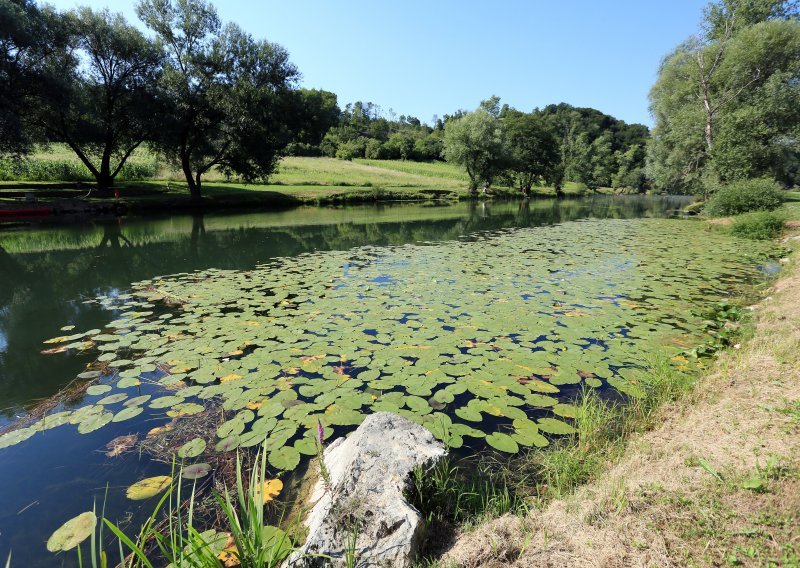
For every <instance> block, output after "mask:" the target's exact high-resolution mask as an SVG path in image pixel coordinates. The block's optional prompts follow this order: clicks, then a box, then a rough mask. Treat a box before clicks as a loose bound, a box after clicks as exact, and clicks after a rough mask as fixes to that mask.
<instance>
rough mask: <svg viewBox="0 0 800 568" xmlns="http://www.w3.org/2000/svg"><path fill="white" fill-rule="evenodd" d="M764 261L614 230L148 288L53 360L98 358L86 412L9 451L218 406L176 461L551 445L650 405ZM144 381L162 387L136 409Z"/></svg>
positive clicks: (302, 263) (597, 224) (684, 235)
mask: <svg viewBox="0 0 800 568" xmlns="http://www.w3.org/2000/svg"><path fill="white" fill-rule="evenodd" d="M766 252H768V250H767V248H766V247H765V245H763V244H761V243H749V242H748V243H744V242H742V241H735V240H733V239H731V238H729V237H727V236H725V235H717V234H713V233H712V234H709V233H706V232H703V231H702V228H701V227H700V226H698V225H697V224H694V223H690V222H681V221H667V220H654V219H640V220H626V221H622V220H619V221H615V220H603V221H583V222H573V223H567V224H564V225H557V226H552V227H538V228H525V229H510V230H502V231H496V232H492V233H484V234H480V235H474V236H471V237H469V238H464V239H462V240H458V241H448V242H444V243H424V244H420V245H405V246H399V247H361V248H356V249H352V250H348V251H338V252H324V253H308V254H302V255H299V256H296V257H291V258H280V259H275V260H273V261H271V262H269V263H266V264H263V265H260V266H258V267H256V268H255V269H253V270H247V271H233V270H219V269H210V270H205V271H199V272H192V273H182V274H175V275H171V276H165V277H159V278H154V279H151V280H146V281H142V282H138V283H136V284H134V285H133V286H132V287H131V290H130V291H129V292H128V293H126V294H122V295H116V296H113V297H110V296H109V297H100V298H98V300H97V301H98V302H99V303H101V304H102V305H104V306H106V307H108V308H110V309H114V310H117V312H118V316H117V319H115V320H114V321H111V322H109V324H108V325H107V327H106V329H104V330H99V329H98V330H90V331H87V332H82V333H80V332H78V333H72V332H73V331H74V330H69V331H70V333H69V334H68V335H65V336H60V337H57V338H54V339H53V340H51V341H50V343H52V344H55V345H58V346H63V347H65V348H66V349H67V350H71V349H75V350H86V349H91V350H95V351H96V352H97V361H98V363H97V365H98V367H99V368H101V369H103V372H104V373H106V375H104V376H105V379H104V381H103V383H102V384H99V385H95V386H93V387H91V389H89V390H88V391H87V394H88V395H89V396H88V401H89V404H87V405H86V406H84V407H82V408H79V409H78V410H75V411H73V412H67V413H64V414H62V415H54V416H50V417H48V419H47V421H45V422H43V423H42V425H34V426H32V427H31V428H32V429H33V430H32V431H28V429H23V430H20V431H17V432H14V433H12V435H11V436H10V437H8V436H9V435H5V436H2V437H0V447H4V446H7V445H10V444H13V443H16V442H18V441H21V439H24V438H25V437H26V436H28V435H32V434H33V433H35V431H36V429H37V428H44V427H47V426H46V425H47V423H48V421H49V424H50V426H52V425H53V424H54V422H55V424H56V425H59V424H64V423H67V422H69V423H72V424H76V425H77V427H78V431H79V432H82V433H88V432H92V431H95V430H97V429H99V428H102V427H103V426H104V425H106V424H109V423H111V422H120V421H125V420H129V419H131V418H134V417H135V416H137V415H138V414H139V413H141V412H143V411H145V410H148V411H149V412H163V413H164V414H166V415H167V416H169V417H181V416H187V415H192V414H195V413H198V412H201V411H202V410H203V408H204V404H206V403H207V402H208V401H210V400H212V399H213V400H218V401H220V402H221V407H222V411H223V413H224V417H225V420H224V422H222V424H221V425H220V426H219V428H218V429H217V431H216V438H215V439H210V440H206V439H201V438H197V439H195V440H191V441H190V442H188V443H187V444H186V445H185V446H183V447H182V448H181V449H180V451H179V452H178V454H179V455H180V457H182V458H186V459H192V458H196V457H200V456H201V455H202V454H203V453H204V452H209V451H219V452H224V451H231V450H234V449H236V448H244V447H250V446H256V445H259V444H261V443H262V442H264V441H265V440H266V450H267V451H268V452H269V458H268V459H269V463H270V464H271V465H272V466H273V467H275V468H277V469H280V470H292V469H294V468H295V467H296V466H297V465H298V463H299V462H300V460H301V456H303V455H314V454H316V452H317V451H318V445H317V440H316V436H317V434H316V428H317V425H318V424H322V425H323V426H324V434H325V437H330V436H331V435H334V433H336V434H337V435H339V434H342V433H345V432H346V431H347V430H348V429H351V428H352V427H354V426H356V425H358V424H360V423H361V421H362V420H363V419H364V417H365V416H366V415H367V414H369V413H371V412H377V411H389V412H394V413H397V414H401V415H403V416H406V417H408V418H409V419H411V420H414V421H417V422H419V423H421V424H423V425H424V426H426V427H427V428H428V429H429V430H431V432H433V433H434V434H435V435H436V436H437V437H438V438H440V439H442V440H444V441H445V442H446V443H447V444H448V445H449V446H450V447H453V448H457V447H460V446H462V445H463V444H464V443H465V439H467V440H468V441H469V440H470V439H472V440H473V442H474V441H477V442H478V443H479V444H481V445H482V444H487V445H489V446H491V447H493V448H495V449H497V450H499V451H503V452H508V453H515V452H517V451H519V449H520V448H522V447H531V446H544V445H547V444H548V438H549V437H550V436H553V435H561V434H568V433H570V432H572V431H573V429H572V426H571V425H570V421H571V420H572V419H573V418H575V415H576V409H575V407H574V406H572V405H571V404H570V403H569V401H570V400H571V399H572V398H573V397H574V396H575V394H576V393H577V392H578V391H579V390H580V389H582V388H598V389H606V388H611V389H616V390H617V391H619V392H620V393H621V394H622V395H625V396H632V397H636V396H643V395H644V394H645V389H644V385H642V384H640V382H639V380H638V378H637V372H636V370H637V369H638V368H641V367H642V366H644V365H645V364H646V358H645V356H646V354H647V353H651V352H652V351H653V350H655V349H656V348H663V349H667V350H671V351H672V352H674V354H677V353H678V352H680V351H681V350H682V349H683V348H684V347H685V345H686V344H687V336H688V337H691V336H698V337H699V335H700V334H701V333H702V329H703V328H702V322H701V321H700V318H698V317H696V316H694V315H692V309H693V308H694V307H695V306H697V305H704V304H706V303H708V302H711V301H716V300H717V299H719V298H720V297H721V296H723V295H724V294H726V293H727V292H728V291H729V290H730V288H731V286H735V285H737V284H739V283H743V282H745V281H747V280H748V279H749V278H750V277H751V276H752V275H753V274H754V272H755V271H754V269H753V268H751V264H752V259H754V258H756V257H760V256H762V255H764V254H765V253H766ZM689 342H690V341H689ZM91 372H92V371H90V373H91ZM95 372H96V371H95ZM143 382H148V383H160V386H161V387H163V388H162V389H161V390H158V391H156V392H155V394H145V395H142V394H141V393H140V391H139V387H140V386H141V384H142V383H143ZM195 470H196V471H195ZM195 470H191V471H190V474H192V475H198V476H200V475H205V472H206V471H207V470H206V469H205V467H199V468H195Z"/></svg>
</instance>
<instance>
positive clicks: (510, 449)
mask: <svg viewBox="0 0 800 568" xmlns="http://www.w3.org/2000/svg"><path fill="white" fill-rule="evenodd" d="M486 443H487V444H489V445H490V446H492V447H493V448H495V449H497V450H500V451H501V452H507V453H509V454H516V453H517V452H518V451H519V446H518V445H517V442H516V441H515V440H514V438H512V437H511V436H509V435H508V434H503V433H502V432H493V433H491V434H488V435H487V436H486Z"/></svg>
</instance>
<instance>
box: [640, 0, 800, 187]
mask: <svg viewBox="0 0 800 568" xmlns="http://www.w3.org/2000/svg"><path fill="white" fill-rule="evenodd" d="M789 4H790V3H788V2H774V1H770V0H723V1H721V2H717V3H715V4H712V5H710V6H709V7H708V8H707V9H706V20H705V24H704V33H703V34H700V35H698V36H695V37H693V38H690V39H689V40H688V41H686V42H684V43H683V44H681V45H680V46H678V48H677V49H676V50H675V51H674V52H673V53H672V54H670V55H669V56H668V57H667V58H665V60H664V62H663V63H662V65H661V68H660V69H659V77H658V81H657V82H656V84H655V85H654V86H653V89H652V90H651V93H650V100H651V111H652V113H653V115H654V117H655V120H656V127H655V129H654V131H653V139H652V141H651V142H650V144H649V146H648V169H649V172H650V175H651V177H652V178H653V180H654V181H655V183H656V185H657V186H658V187H660V188H663V189H668V190H678V191H680V190H688V191H694V192H705V191H706V190H707V188H708V187H709V183H708V182H709V179H716V178H718V179H721V180H723V181H724V180H727V179H736V178H740V177H753V176H759V175H773V176H776V177H780V171H781V170H782V169H783V168H782V165H781V164H782V162H783V161H784V159H783V157H782V156H784V155H785V153H786V152H787V151H788V152H789V153H791V152H796V145H797V142H796V141H797V128H798V116H797V115H798V111H797V104H796V100H797V97H798V90H799V89H800V86H799V85H798V81H800V57H798V54H800V22H798V21H797V19H796V14H795V15H794V16H793V15H792V13H793V12H792V10H793V8H792V7H791V6H790V5H789ZM760 19H761V20H763V21H760ZM792 147H794V149H793V148H792Z"/></svg>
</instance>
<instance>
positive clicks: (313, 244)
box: [0, 197, 691, 566]
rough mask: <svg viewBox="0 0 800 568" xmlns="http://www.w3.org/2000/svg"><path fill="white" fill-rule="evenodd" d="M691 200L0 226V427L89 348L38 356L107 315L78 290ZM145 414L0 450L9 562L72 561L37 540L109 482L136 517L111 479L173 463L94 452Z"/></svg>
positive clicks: (87, 292) (76, 367) (0, 534)
mask: <svg viewBox="0 0 800 568" xmlns="http://www.w3.org/2000/svg"><path fill="white" fill-rule="evenodd" d="M686 203H687V200H685V199H683V198H642V197H617V198H611V197H595V198H587V199H578V200H562V201H532V202H530V203H518V202H502V203H495V204H475V203H459V204H455V205H445V206H442V205H393V206H388V205H384V206H358V207H347V208H330V209H327V208H326V209H320V208H299V209H295V210H291V211H286V212H280V213H246V214H232V213H226V214H213V215H204V216H200V215H196V216H191V215H180V216H171V217H164V218H155V219H153V218H149V219H136V218H126V219H121V220H114V221H110V222H103V223H97V224H94V225H91V226H74V227H59V226H55V227H41V228H36V229H17V230H10V231H6V232H3V233H0V407H2V409H3V410H2V411H1V412H0V427H2V426H3V425H4V424H7V423H8V422H10V421H12V420H14V418H15V417H16V416H18V415H20V414H22V413H23V412H24V411H25V409H27V408H31V407H32V406H33V405H35V404H36V402H37V401H40V400H42V399H44V398H47V397H49V396H51V395H53V394H54V393H56V392H58V390H59V389H61V388H63V387H64V386H65V385H66V384H68V383H69V382H70V381H71V380H73V379H74V377H75V375H76V374H78V373H80V372H81V371H82V370H83V368H84V367H85V365H86V364H87V363H89V362H90V361H91V360H92V359H93V358H94V357H93V356H89V355H86V356H83V357H80V356H75V355H68V354H59V355H49V356H44V355H41V354H40V351H41V350H42V348H43V345H42V341H44V340H45V339H47V338H50V337H52V336H54V335H57V334H58V329H59V328H60V327H61V326H63V325H66V324H70V325H75V326H76V328H77V329H79V330H87V329H91V328H103V327H104V326H105V325H106V324H107V323H108V322H109V321H110V320H111V319H113V317H114V316H113V314H110V313H109V312H108V311H107V310H105V309H103V308H102V307H101V306H100V305H98V304H96V303H85V301H86V300H89V299H91V298H94V297H96V296H98V295H111V296H113V295H116V294H122V293H125V292H126V291H127V290H128V289H129V287H130V285H131V283H133V282H137V281H140V280H144V279H149V278H152V277H154V276H157V275H164V274H172V273H177V272H190V271H194V270H204V269H208V268H221V269H232V270H244V269H251V268H253V267H254V266H256V265H257V264H260V263H264V262H268V261H270V260H271V259H275V258H279V257H294V256H297V255H300V254H302V253H308V252H313V251H337V250H349V249H351V248H353V247H357V246H362V245H374V246H376V247H386V246H390V245H402V244H406V243H420V242H438V241H450V240H453V239H457V238H459V237H462V236H463V235H472V236H471V237H470V238H476V235H477V236H480V235H481V234H482V232H486V231H497V230H499V229H507V228H515V227H532V226H540V225H547V224H553V223H564V222H568V221H573V220H577V219H584V218H590V217H593V218H600V219H606V218H608V219H633V218H641V217H663V216H666V215H667V214H668V213H669V212H671V211H673V210H675V209H678V208H679V207H681V206H682V205H684V204H686ZM674 223H691V221H678V220H676V221H674ZM665 239H667V240H668V239H669V235H668V234H665ZM554 246H557V243H554ZM628 260H630V259H621V261H622V262H626V261H628ZM559 268H560V267H553V269H554V270H558V269H559ZM383 277H384V276H381V278H383ZM386 278H388V279H387V280H385V281H381V280H378V281H376V282H375V283H374V284H375V285H376V286H381V285H385V284H387V283H389V282H390V281H391V274H390V275H388V276H387V277H386ZM150 418H151V417H150V416H149V415H148V414H144V415H142V418H141V420H140V421H137V423H136V424H129V423H126V422H123V423H120V424H111V425H109V426H107V427H105V428H102V429H101V430H98V431H97V432H94V433H92V434H89V435H77V434H76V433H75V428H74V427H73V426H68V427H62V428H56V429H53V430H51V431H48V432H47V433H46V435H36V436H35V437H34V438H31V439H30V440H28V441H26V442H23V443H21V444H19V445H17V446H14V447H11V448H7V449H4V450H0V487H3V488H4V489H3V491H2V492H1V493H2V495H3V499H2V500H0V503H2V505H0V558H2V559H4V558H5V556H6V555H7V553H8V551H9V550H11V549H13V553H14V562H13V565H14V566H48V565H59V564H61V561H62V560H64V561H65V562H66V563H67V564H70V563H71V562H72V561H73V557H72V556H67V557H64V558H62V557H54V556H53V555H50V554H49V553H47V551H46V550H45V549H44V542H45V541H46V540H47V538H48V537H49V535H50V533H51V532H52V531H53V530H54V529H55V528H57V527H58V526H59V525H60V524H61V522H63V521H64V520H66V519H68V518H71V517H72V516H74V515H76V514H78V513H80V512H81V511H84V510H88V509H90V508H91V506H92V500H93V499H96V500H97V502H98V507H99V503H101V502H102V501H103V498H104V494H105V488H106V486H108V487H109V488H110V489H109V491H108V497H107V501H106V506H107V510H108V511H111V512H112V516H116V517H117V518H121V517H122V516H123V515H124V514H125V513H126V512H132V513H133V515H134V518H135V517H136V515H137V509H136V507H132V506H131V502H129V501H126V500H125V498H124V492H123V491H120V490H119V489H120V488H121V487H125V486H127V485H129V484H130V483H132V482H133V481H136V480H137V479H140V478H142V477H145V476H148V475H158V474H164V473H169V467H168V466H166V465H164V464H155V463H152V462H149V461H148V460H146V459H140V458H139V457H138V456H137V455H135V454H127V455H125V456H123V457H120V458H113V459H112V458H107V457H105V455H104V454H103V451H104V445H105V443H106V442H107V441H108V440H109V439H111V438H113V437H114V436H117V435H124V434H129V433H131V431H132V429H133V428H134V427H141V426H143V425H146V424H147V421H148V420H149V419H150ZM147 506H149V505H147Z"/></svg>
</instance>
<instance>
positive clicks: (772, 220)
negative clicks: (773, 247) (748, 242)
mask: <svg viewBox="0 0 800 568" xmlns="http://www.w3.org/2000/svg"><path fill="white" fill-rule="evenodd" d="M783 221H784V219H783V216H782V215H779V214H777V213H772V212H769V211H758V212H755V213H748V214H746V215H742V216H741V217H738V218H737V219H736V220H734V222H733V224H732V225H731V226H730V232H731V234H733V235H736V236H737V237H742V238H744V239H752V240H762V241H765V240H768V239H774V238H776V237H779V236H780V234H781V231H782V230H783Z"/></svg>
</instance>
